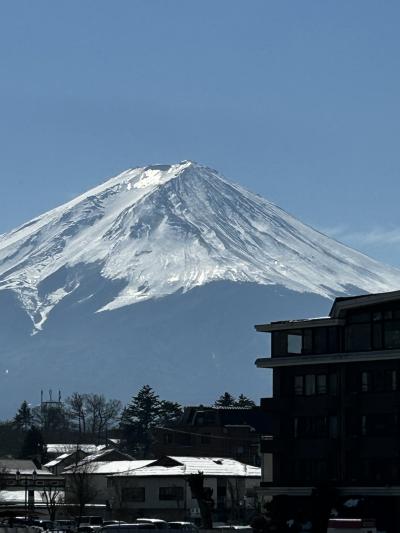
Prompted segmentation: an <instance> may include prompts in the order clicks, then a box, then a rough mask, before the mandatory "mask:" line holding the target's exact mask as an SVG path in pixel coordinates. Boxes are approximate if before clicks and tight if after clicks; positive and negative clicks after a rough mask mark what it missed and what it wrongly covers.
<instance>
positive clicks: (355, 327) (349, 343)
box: [346, 322, 371, 352]
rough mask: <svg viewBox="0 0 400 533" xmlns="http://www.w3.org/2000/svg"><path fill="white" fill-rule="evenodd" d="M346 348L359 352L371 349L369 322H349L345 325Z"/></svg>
mask: <svg viewBox="0 0 400 533" xmlns="http://www.w3.org/2000/svg"><path fill="white" fill-rule="evenodd" d="M346 349H347V351H349V352H360V351H363V350H370V349H371V324H370V323H369V322H368V323H366V324H351V325H350V326H347V327H346Z"/></svg>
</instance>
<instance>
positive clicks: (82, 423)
mask: <svg viewBox="0 0 400 533" xmlns="http://www.w3.org/2000/svg"><path fill="white" fill-rule="evenodd" d="M65 404H66V405H67V410H68V414H69V416H70V418H71V419H72V420H74V421H77V422H78V431H79V434H81V433H86V394H80V393H79V392H74V393H73V394H72V396H70V397H69V398H67V399H66V400H65Z"/></svg>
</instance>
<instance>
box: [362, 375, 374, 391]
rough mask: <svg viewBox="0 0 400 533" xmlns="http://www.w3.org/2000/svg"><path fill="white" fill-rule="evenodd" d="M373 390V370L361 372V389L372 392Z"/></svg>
mask: <svg viewBox="0 0 400 533" xmlns="http://www.w3.org/2000/svg"><path fill="white" fill-rule="evenodd" d="M371 390H372V379H371V372H361V391H362V392H371Z"/></svg>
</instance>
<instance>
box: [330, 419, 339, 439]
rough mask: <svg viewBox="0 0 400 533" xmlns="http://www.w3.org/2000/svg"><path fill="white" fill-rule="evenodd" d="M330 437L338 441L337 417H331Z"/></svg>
mask: <svg viewBox="0 0 400 533" xmlns="http://www.w3.org/2000/svg"><path fill="white" fill-rule="evenodd" d="M329 436H330V438H331V439H336V438H337V436H338V420H337V416H330V417H329Z"/></svg>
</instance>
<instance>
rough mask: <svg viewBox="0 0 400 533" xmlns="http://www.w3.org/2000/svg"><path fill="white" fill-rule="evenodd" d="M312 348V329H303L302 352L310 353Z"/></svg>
mask: <svg viewBox="0 0 400 533" xmlns="http://www.w3.org/2000/svg"><path fill="white" fill-rule="evenodd" d="M312 350H313V336H312V329H310V328H308V329H303V349H302V353H304V354H308V353H312Z"/></svg>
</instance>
